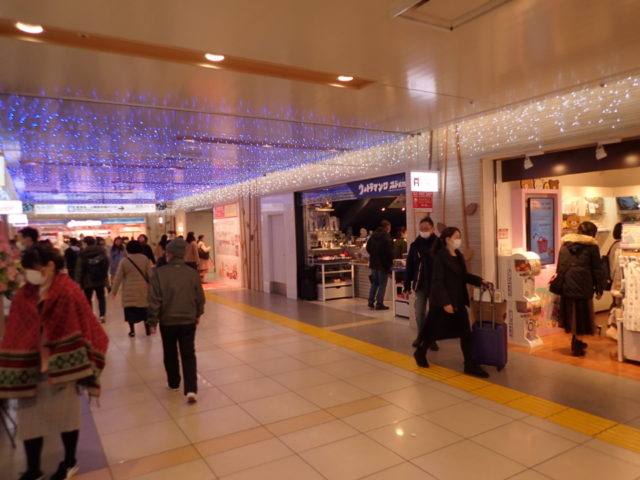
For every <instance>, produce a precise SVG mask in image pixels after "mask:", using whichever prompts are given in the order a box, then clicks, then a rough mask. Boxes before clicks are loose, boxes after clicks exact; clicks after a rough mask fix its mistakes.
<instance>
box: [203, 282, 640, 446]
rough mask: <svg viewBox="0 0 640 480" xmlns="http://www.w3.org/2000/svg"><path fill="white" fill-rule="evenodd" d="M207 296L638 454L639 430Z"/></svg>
mask: <svg viewBox="0 0 640 480" xmlns="http://www.w3.org/2000/svg"><path fill="white" fill-rule="evenodd" d="M206 296H207V298H208V299H209V300H212V301H214V302H216V303H219V304H222V305H225V306H228V307H231V308H234V309H236V310H240V311H242V312H243V313H247V314H249V315H253V316H256V317H258V318H261V319H263V320H268V321H270V322H273V323H276V324H278V325H281V326H284V327H287V328H290V329H292V330H295V331H297V332H299V333H304V334H306V335H310V336H312V337H315V338H318V339H321V340H325V341H327V342H329V343H333V344H334V345H338V346H340V347H343V348H347V349H349V350H352V351H354V352H358V353H360V354H362V355H367V356H369V357H372V358H375V359H377V360H380V361H382V362H385V363H389V364H391V365H395V366H397V367H399V368H403V369H406V370H409V371H412V372H415V373H417V374H419V375H422V376H424V377H427V378H430V379H432V380H435V381H438V382H441V383H444V384H447V385H450V386H452V387H455V388H458V389H460V390H464V391H466V392H469V393H471V394H473V395H477V396H479V397H482V398H486V399H488V400H492V401H494V402H497V403H500V404H503V405H506V406H509V407H511V408H514V409H517V410H520V411H522V412H526V413H527V414H529V415H532V416H535V417H538V418H543V419H546V420H549V421H551V422H554V423H556V424H558V425H562V426H563V427H567V428H570V429H572V430H574V431H577V432H580V433H584V434H587V435H590V436H592V437H595V438H598V439H600V440H602V441H605V442H608V443H611V444H613V445H616V446H618V447H623V448H626V449H628V450H632V451H634V452H638V453H640V429H637V428H634V427H630V426H628V425H624V424H620V423H617V422H614V421H612V420H608V419H606V418H603V417H599V416H597V415H591V414H589V413H586V412H582V411H580V410H576V409H574V408H571V407H568V406H566V405H562V404H559V403H555V402H551V401H549V400H545V399H543V398H540V397H536V396H534V395H529V394H526V393H524V392H520V391H518V390H514V389H512V388H507V387H503V386H501V385H496V384H493V383H491V382H488V381H486V380H481V379H478V378H474V377H469V376H467V375H462V374H461V373H459V372H456V371H455V370H451V369H448V368H444V367H440V366H438V365H433V364H432V365H431V367H430V368H418V367H417V366H416V364H415V362H414V360H413V358H412V357H410V356H408V355H404V354H401V353H398V352H395V351H393V350H389V349H387V348H383V347H379V346H377V345H372V344H370V343H367V342H363V341H361V340H357V339H354V338H350V337H347V336H345V335H341V334H339V333H336V332H333V331H330V330H327V329H324V328H320V327H316V326H314V325H309V324H307V323H304V322H300V321H298V320H294V319H292V318H289V317H285V316H283V315H279V314H276V313H273V312H269V311H267V310H263V309H260V308H256V307H252V306H250V305H246V304H244V303H241V302H236V301H234V300H231V299H228V298H225V297H222V296H220V295H216V294H214V293H210V292H208V293H207V294H206Z"/></svg>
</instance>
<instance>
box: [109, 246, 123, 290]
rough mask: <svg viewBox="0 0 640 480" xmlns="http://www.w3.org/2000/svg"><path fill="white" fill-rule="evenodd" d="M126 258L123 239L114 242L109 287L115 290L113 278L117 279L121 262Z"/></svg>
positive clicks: (111, 251)
mask: <svg viewBox="0 0 640 480" xmlns="http://www.w3.org/2000/svg"><path fill="white" fill-rule="evenodd" d="M125 257H126V254H125V249H124V243H123V241H122V238H121V237H116V238H115V239H114V240H113V245H111V248H110V249H109V285H110V286H111V288H113V277H115V275H116V272H117V271H118V267H119V266H120V262H121V261H122V259H123V258H125Z"/></svg>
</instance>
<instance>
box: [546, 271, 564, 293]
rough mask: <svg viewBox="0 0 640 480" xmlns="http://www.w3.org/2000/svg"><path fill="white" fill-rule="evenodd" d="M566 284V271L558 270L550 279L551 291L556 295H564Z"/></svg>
mask: <svg viewBox="0 0 640 480" xmlns="http://www.w3.org/2000/svg"><path fill="white" fill-rule="evenodd" d="M563 284H564V271H562V272H556V273H555V275H554V276H553V277H551V280H549V291H550V292H551V293H555V294H556V295H562V285H563Z"/></svg>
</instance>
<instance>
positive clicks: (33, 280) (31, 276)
mask: <svg viewBox="0 0 640 480" xmlns="http://www.w3.org/2000/svg"><path fill="white" fill-rule="evenodd" d="M24 276H25V278H26V279H27V282H29V283H30V284H31V285H42V284H44V281H45V278H44V275H43V274H42V272H40V271H38V270H33V269H30V268H27V269H26V270H25V271H24Z"/></svg>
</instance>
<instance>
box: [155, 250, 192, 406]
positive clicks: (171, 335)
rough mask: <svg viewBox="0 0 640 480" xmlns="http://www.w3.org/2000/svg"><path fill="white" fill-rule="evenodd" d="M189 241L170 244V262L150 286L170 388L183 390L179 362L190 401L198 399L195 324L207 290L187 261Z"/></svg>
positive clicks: (163, 267)
mask: <svg viewBox="0 0 640 480" xmlns="http://www.w3.org/2000/svg"><path fill="white" fill-rule="evenodd" d="M186 250H187V242H185V241H184V240H183V239H181V238H177V239H175V240H172V241H171V242H170V243H169V244H168V245H167V259H168V260H169V262H168V263H167V264H166V265H164V266H162V267H160V268H158V269H156V271H155V273H154V275H153V276H152V277H151V285H150V289H149V310H148V320H147V322H148V324H149V326H150V327H151V332H152V333H155V332H156V329H157V325H158V323H160V335H161V337H162V349H163V353H164V368H165V371H166V372H167V383H168V386H169V388H170V389H171V390H175V391H178V390H179V389H180V380H181V379H180V365H179V361H178V347H179V348H180V362H181V363H182V376H183V378H184V388H183V391H184V394H185V395H186V396H187V401H188V402H189V403H195V402H196V401H197V400H198V397H197V393H198V382H197V377H196V371H197V368H196V353H195V337H196V325H198V323H199V321H200V317H201V316H202V314H203V313H204V291H203V290H202V284H201V283H200V277H199V275H198V272H197V271H196V270H194V269H193V268H191V267H189V266H188V265H186V264H185V263H184V255H185V252H186Z"/></svg>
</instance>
